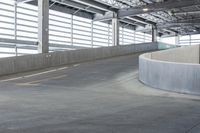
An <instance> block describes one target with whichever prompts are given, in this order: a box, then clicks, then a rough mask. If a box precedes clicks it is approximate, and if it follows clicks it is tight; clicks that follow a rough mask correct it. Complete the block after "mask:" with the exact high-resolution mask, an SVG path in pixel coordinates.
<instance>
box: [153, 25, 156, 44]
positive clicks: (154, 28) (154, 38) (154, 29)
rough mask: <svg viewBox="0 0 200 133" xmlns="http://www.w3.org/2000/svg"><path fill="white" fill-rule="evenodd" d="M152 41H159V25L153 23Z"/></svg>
mask: <svg viewBox="0 0 200 133" xmlns="http://www.w3.org/2000/svg"><path fill="white" fill-rule="evenodd" d="M152 42H157V27H156V26H154V25H152Z"/></svg>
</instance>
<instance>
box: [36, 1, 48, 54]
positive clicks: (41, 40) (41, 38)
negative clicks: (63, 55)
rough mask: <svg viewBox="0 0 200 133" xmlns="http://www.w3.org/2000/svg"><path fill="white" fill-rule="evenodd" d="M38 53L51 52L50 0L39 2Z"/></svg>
mask: <svg viewBox="0 0 200 133" xmlns="http://www.w3.org/2000/svg"><path fill="white" fill-rule="evenodd" d="M38 52H39V53H48V52H49V0H38Z"/></svg>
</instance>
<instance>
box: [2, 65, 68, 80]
mask: <svg viewBox="0 0 200 133" xmlns="http://www.w3.org/2000/svg"><path fill="white" fill-rule="evenodd" d="M67 68H68V67H61V68H56V69H53V70H49V71H44V72H40V73H35V74H30V75H26V76H22V77H16V78H10V79H5V80H1V82H7V81H13V80H17V79H23V78H30V77H34V76H38V75H42V74H46V73H51V72H56V71H60V70H64V69H67Z"/></svg>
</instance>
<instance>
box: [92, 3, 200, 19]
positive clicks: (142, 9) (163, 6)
mask: <svg viewBox="0 0 200 133" xmlns="http://www.w3.org/2000/svg"><path fill="white" fill-rule="evenodd" d="M196 5H200V0H168V1H166V2H165V1H164V2H157V3H153V4H149V5H143V6H137V7H132V8H127V9H120V10H118V16H119V18H123V17H127V16H136V15H140V14H145V13H152V12H158V11H166V10H172V9H175V8H182V7H190V6H196ZM104 18H106V19H108V18H110V14H106V15H103V16H102V15H97V16H96V17H95V18H94V20H102V19H104Z"/></svg>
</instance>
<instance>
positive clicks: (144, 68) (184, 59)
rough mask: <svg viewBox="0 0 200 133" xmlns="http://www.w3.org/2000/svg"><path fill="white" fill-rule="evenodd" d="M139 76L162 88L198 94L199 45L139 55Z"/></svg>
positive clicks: (146, 81)
mask: <svg viewBox="0 0 200 133" xmlns="http://www.w3.org/2000/svg"><path fill="white" fill-rule="evenodd" d="M139 64H140V67H139V71H140V72H139V73H140V74H139V78H140V81H142V82H143V83H145V84H147V85H149V86H151V87H154V88H159V89H163V90H168V91H175V92H180V93H189V94H194V95H200V82H199V81H200V65H199V46H198V45H197V46H191V47H183V48H176V49H171V50H166V51H159V52H153V53H148V54H144V55H141V56H140V59H139Z"/></svg>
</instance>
